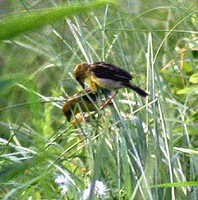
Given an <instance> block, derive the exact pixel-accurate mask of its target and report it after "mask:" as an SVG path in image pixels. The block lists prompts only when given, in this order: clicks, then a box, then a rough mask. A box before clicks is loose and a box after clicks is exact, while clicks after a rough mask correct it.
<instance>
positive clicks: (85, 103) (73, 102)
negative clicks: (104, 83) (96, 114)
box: [62, 88, 97, 121]
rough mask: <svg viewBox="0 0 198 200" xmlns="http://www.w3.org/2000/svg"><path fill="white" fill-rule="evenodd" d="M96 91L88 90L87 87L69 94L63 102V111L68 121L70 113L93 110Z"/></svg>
mask: <svg viewBox="0 0 198 200" xmlns="http://www.w3.org/2000/svg"><path fill="white" fill-rule="evenodd" d="M96 101H97V93H93V92H90V89H89V88H86V89H85V90H83V91H81V92H79V93H77V94H75V95H73V96H70V97H68V98H67V99H66V102H65V103H64V104H63V108H62V110H63V113H64V115H65V116H66V118H67V120H68V121H70V119H71V117H72V114H73V115H76V114H77V113H80V112H88V111H94V110H95V109H96V105H95V104H96Z"/></svg>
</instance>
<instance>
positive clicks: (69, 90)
mask: <svg viewBox="0 0 198 200" xmlns="http://www.w3.org/2000/svg"><path fill="white" fill-rule="evenodd" d="M80 2H81V3H82V4H81V5H79V4H76V1H63V0H62V1H61V0H60V1H58V0H38V1H31V0H20V1H11V0H6V1H5V0H1V1H0V17H1V18H0V20H1V21H0V27H1V28H0V38H1V39H2V40H1V41H0V73H1V76H0V102H1V103H0V150H1V154H0V180H1V181H0V197H1V198H2V199H80V198H81V196H82V193H83V191H84V190H85V188H87V187H88V185H89V184H88V183H92V186H94V182H95V180H102V181H103V182H104V183H105V185H106V186H107V188H108V192H107V194H106V197H104V199H160V200H161V199H165V200H167V199H194V200H195V199H197V198H198V190H197V187H196V186H197V185H198V181H197V178H198V177H197V170H198V169H197V166H198V160H197V154H198V150H197V148H198V142H197V141H198V140H197V138H198V101H197V95H198V84H197V83H198V73H197V71H198V20H197V13H198V11H197V10H198V3H197V1H196V0H191V1H184V0H176V1H168V0H159V1H155V2H153V1H150V0H147V1H146V0H134V1H130V0H125V1H124V0H120V1H117V2H115V3H112V2H113V1H112V2H109V3H106V2H105V1H97V2H96V3H93V2H94V1H80ZM68 6H71V7H70V9H69V10H67V7H68ZM83 6H85V7H83ZM77 7H79V10H77V9H76V8H77ZM35 11H36V12H35ZM66 16H67V18H66ZM27 17H28V20H27ZM17 23H19V25H17ZM4 27H7V28H6V30H5V29H4ZM18 28H21V29H20V30H21V33H20V34H19V33H18V32H17V31H18ZM27 30H28V31H27ZM4 31H5V33H6V35H4V36H5V37H6V36H8V33H9V31H13V32H14V33H16V34H15V36H13V37H12V36H11V37H10V36H9V37H8V38H3V36H2V35H3V33H4ZM84 61H87V62H93V61H94V62H96V61H106V62H109V63H113V64H115V65H117V66H120V67H121V68H123V69H125V70H127V71H129V72H130V73H131V74H132V75H133V76H134V83H135V84H136V85H138V86H139V87H141V88H142V89H144V90H147V91H148V93H149V97H148V98H147V99H146V100H145V99H142V98H141V97H139V96H136V95H135V94H134V93H133V92H132V91H129V90H126V89H121V90H120V91H119V94H118V95H117V96H116V98H115V99H114V102H113V106H111V107H110V108H107V109H105V110H104V111H99V112H98V111H96V113H95V118H94V119H93V120H92V121H91V122H87V123H84V124H82V125H81V126H80V127H73V126H72V125H71V124H70V123H69V122H66V120H65V117H64V116H63V114H62V110H61V108H62V104H63V101H62V99H64V98H66V97H67V96H71V95H73V94H75V93H76V92H78V91H80V90H81V88H80V86H79V85H78V84H77V82H76V81H75V80H74V78H73V69H74V67H75V66H76V65H77V64H78V63H81V62H84ZM101 116H103V117H102V118H101ZM83 167H86V169H87V171H86V172H81V168H83ZM60 168H61V169H62V170H64V171H65V172H66V173H67V174H68V175H69V177H70V178H71V179H72V180H73V181H74V183H75V184H71V186H70V188H69V189H68V192H67V193H65V194H64V195H61V194H60V189H59V188H58V185H57V184H55V183H54V179H55V178H56V176H57V174H62V172H61V170H60ZM160 184H165V185H160ZM174 184H177V185H176V186H177V187H174V186H175V185H174ZM153 186H156V187H155V188H153ZM91 195H93V196H91V198H90V199H97V198H98V197H97V195H94V193H93V194H91ZM100 198H103V197H100Z"/></svg>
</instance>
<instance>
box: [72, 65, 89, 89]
mask: <svg viewBox="0 0 198 200" xmlns="http://www.w3.org/2000/svg"><path fill="white" fill-rule="evenodd" d="M88 68H89V64H88V63H86V62H84V63H81V64H78V65H76V67H75V68H74V76H75V78H76V80H77V81H78V82H79V83H80V84H81V85H82V87H83V88H84V86H85V83H84V82H85V79H86V78H87V70H88Z"/></svg>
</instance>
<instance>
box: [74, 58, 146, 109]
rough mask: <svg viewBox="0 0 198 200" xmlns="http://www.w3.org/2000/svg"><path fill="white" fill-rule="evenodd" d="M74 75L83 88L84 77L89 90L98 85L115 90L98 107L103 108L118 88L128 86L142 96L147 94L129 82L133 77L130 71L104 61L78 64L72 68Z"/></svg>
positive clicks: (94, 89)
mask: <svg viewBox="0 0 198 200" xmlns="http://www.w3.org/2000/svg"><path fill="white" fill-rule="evenodd" d="M74 76H75V78H76V80H77V81H78V82H79V83H80V84H81V85H82V87H83V88H84V83H85V79H88V85H89V87H90V90H91V91H96V90H97V88H98V87H101V88H105V89H107V90H114V91H115V93H114V94H113V95H112V96H111V97H110V98H109V100H108V101H107V102H105V103H104V104H103V105H102V106H101V107H100V109H103V108H104V107H105V106H106V105H107V104H109V103H110V101H111V100H112V99H113V98H114V97H115V96H116V94H117V93H118V89H120V88H130V89H132V90H134V91H135V92H136V93H138V94H139V95H141V96H142V97H146V96H147V95H148V94H147V93H146V92H145V91H144V90H142V89H140V88H139V87H137V86H135V85H134V84H133V83H132V82H131V80H132V78H133V77H132V75H131V74H130V73H128V72H127V71H125V70H123V69H121V68H119V67H117V66H115V65H112V64H109V63H106V62H95V63H91V64H88V63H81V64H78V65H77V66H76V67H75V69H74Z"/></svg>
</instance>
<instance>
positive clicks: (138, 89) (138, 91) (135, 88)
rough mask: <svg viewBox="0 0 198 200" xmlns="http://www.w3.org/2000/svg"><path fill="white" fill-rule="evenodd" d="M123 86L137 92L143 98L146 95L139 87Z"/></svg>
mask: <svg viewBox="0 0 198 200" xmlns="http://www.w3.org/2000/svg"><path fill="white" fill-rule="evenodd" d="M125 86H126V87H128V88H130V89H132V90H134V91H135V92H137V93H138V94H139V95H141V96H143V97H146V96H147V95H148V94H147V93H146V92H145V91H144V90H142V89H140V88H139V87H137V86H135V85H133V84H132V83H130V84H126V85H125Z"/></svg>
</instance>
